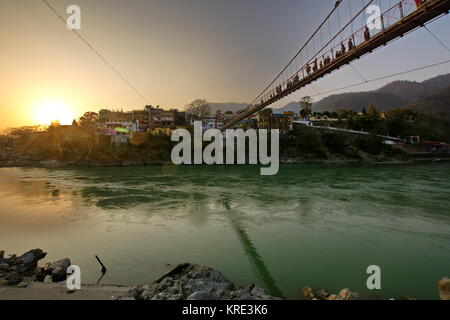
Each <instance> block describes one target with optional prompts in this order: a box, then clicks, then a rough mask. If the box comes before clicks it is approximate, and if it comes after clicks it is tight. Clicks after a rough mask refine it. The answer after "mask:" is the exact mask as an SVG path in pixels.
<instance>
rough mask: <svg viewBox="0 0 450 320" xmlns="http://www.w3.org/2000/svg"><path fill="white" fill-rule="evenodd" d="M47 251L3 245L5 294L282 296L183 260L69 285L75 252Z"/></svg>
mask: <svg viewBox="0 0 450 320" xmlns="http://www.w3.org/2000/svg"><path fill="white" fill-rule="evenodd" d="M46 255H47V253H46V252H44V251H43V250H41V249H33V250H30V251H27V252H25V253H24V254H22V255H20V256H16V255H9V256H8V257H5V251H3V250H0V300H282V299H281V298H279V297H274V296H271V295H269V294H267V293H266V292H265V290H264V289H262V288H259V287H256V286H255V285H253V284H250V285H249V286H247V287H245V288H243V287H240V286H238V285H236V284H234V283H233V282H231V281H230V280H228V279H227V278H226V277H225V276H224V275H223V274H222V273H220V272H219V271H217V270H214V269H212V268H209V267H206V266H200V265H197V264H192V263H181V264H179V265H177V266H176V267H174V268H173V269H171V270H170V271H169V272H167V273H166V274H164V275H163V276H161V277H160V278H159V279H157V280H155V281H154V282H153V283H151V284H147V285H138V286H119V285H89V284H82V288H81V290H69V289H67V286H66V283H65V280H66V270H67V268H68V267H69V266H70V265H71V262H70V259H69V258H63V259H60V260H58V261H55V262H52V263H47V264H46V265H45V266H44V267H42V266H39V265H38V262H39V260H41V259H43V258H44V257H45V256H46ZM437 288H438V290H439V294H440V297H441V299H442V300H450V279H449V278H443V279H442V280H440V281H439V282H438V284H437ZM302 292H303V295H304V297H305V299H306V300H358V298H359V295H358V294H357V293H355V292H352V291H350V290H349V289H343V290H341V291H340V292H339V293H337V294H330V293H328V292H327V291H326V290H324V289H319V290H314V289H312V288H311V287H304V288H303V290H302Z"/></svg>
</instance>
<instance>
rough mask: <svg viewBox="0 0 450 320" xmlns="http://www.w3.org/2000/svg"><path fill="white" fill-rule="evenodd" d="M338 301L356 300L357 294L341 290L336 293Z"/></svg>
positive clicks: (348, 290)
mask: <svg viewBox="0 0 450 320" xmlns="http://www.w3.org/2000/svg"><path fill="white" fill-rule="evenodd" d="M338 299H339V300H356V299H358V294H357V293H355V292H352V291H350V289H342V290H341V291H340V292H339V293H338Z"/></svg>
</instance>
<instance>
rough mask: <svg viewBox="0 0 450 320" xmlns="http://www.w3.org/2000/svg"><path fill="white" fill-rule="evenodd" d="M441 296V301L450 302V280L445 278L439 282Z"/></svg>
mask: <svg viewBox="0 0 450 320" xmlns="http://www.w3.org/2000/svg"><path fill="white" fill-rule="evenodd" d="M438 289H439V296H440V297H441V300H450V279H449V278H447V277H445V278H442V279H441V280H440V281H439V282H438Z"/></svg>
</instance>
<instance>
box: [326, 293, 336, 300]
mask: <svg viewBox="0 0 450 320" xmlns="http://www.w3.org/2000/svg"><path fill="white" fill-rule="evenodd" d="M328 300H338V296H337V295H335V294H332V295H330V296H329V297H328Z"/></svg>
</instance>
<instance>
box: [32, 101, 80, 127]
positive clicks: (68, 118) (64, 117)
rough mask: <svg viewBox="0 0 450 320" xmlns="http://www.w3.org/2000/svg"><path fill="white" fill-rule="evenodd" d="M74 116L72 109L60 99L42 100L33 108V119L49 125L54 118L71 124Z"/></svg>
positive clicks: (62, 122)
mask: <svg viewBox="0 0 450 320" xmlns="http://www.w3.org/2000/svg"><path fill="white" fill-rule="evenodd" d="M74 118H75V116H74V113H73V111H72V109H71V108H70V107H69V106H68V105H67V104H65V103H63V102H61V101H56V100H48V101H44V102H42V103H40V104H39V105H37V106H36V107H35V108H34V119H35V121H37V122H38V124H41V125H49V124H50V123H51V122H52V121H56V120H57V121H59V123H60V124H71V123H72V121H73V119H74Z"/></svg>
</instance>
